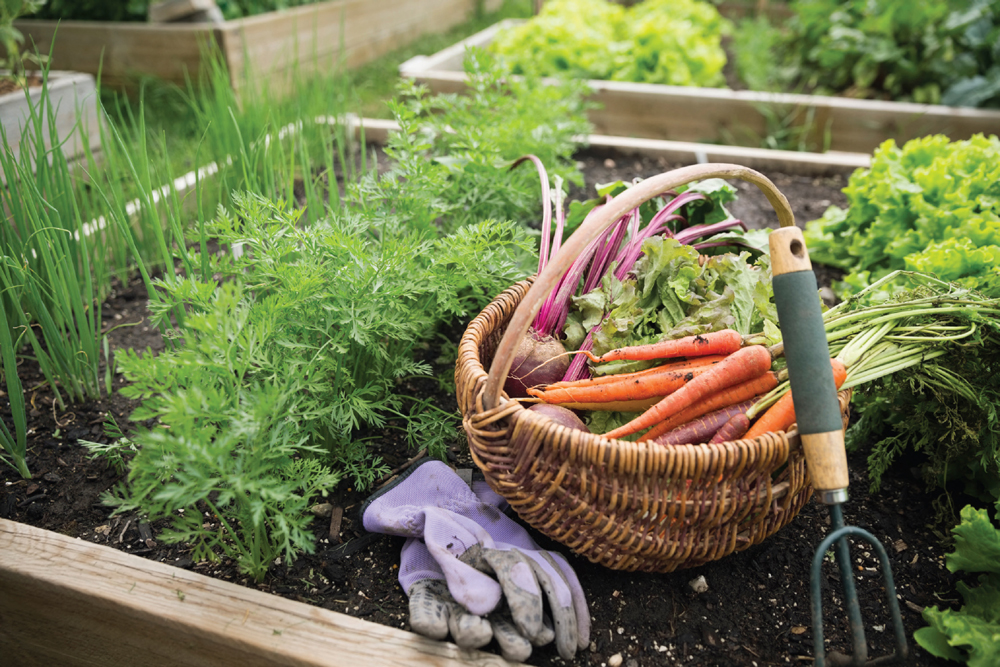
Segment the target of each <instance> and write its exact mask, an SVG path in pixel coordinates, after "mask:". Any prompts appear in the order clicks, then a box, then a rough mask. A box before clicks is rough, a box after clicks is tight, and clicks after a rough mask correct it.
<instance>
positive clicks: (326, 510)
mask: <svg viewBox="0 0 1000 667" xmlns="http://www.w3.org/2000/svg"><path fill="white" fill-rule="evenodd" d="M309 511H310V512H312V513H313V514H314V515H316V516H319V517H323V518H328V517H329V516H330V515H331V514H333V505H331V504H330V503H320V504H319V505H313V506H312V507H311V508H310V509H309Z"/></svg>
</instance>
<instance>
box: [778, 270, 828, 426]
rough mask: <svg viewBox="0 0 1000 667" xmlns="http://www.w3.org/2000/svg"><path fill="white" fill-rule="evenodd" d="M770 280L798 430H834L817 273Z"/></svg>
mask: <svg viewBox="0 0 1000 667" xmlns="http://www.w3.org/2000/svg"><path fill="white" fill-rule="evenodd" d="M773 285H774V303H775V305H776V306H777V309H778V322H779V325H780V326H781V338H782V340H783V341H784V343H785V359H786V360H787V362H788V381H789V383H790V384H791V387H792V396H794V400H795V419H796V421H797V422H798V425H799V433H801V434H802V435H808V434H812V433H828V432H830V431H839V430H841V429H842V428H843V427H844V425H843V421H842V418H841V414H840V403H839V402H838V401H837V385H836V383H834V381H833V369H832V368H831V366H830V347H829V345H827V342H826V330H825V329H824V328H823V312H822V310H821V309H820V305H819V296H818V295H817V290H818V287H817V285H816V276H815V275H814V274H813V272H812V271H795V272H792V273H784V274H782V275H778V276H774V278H773Z"/></svg>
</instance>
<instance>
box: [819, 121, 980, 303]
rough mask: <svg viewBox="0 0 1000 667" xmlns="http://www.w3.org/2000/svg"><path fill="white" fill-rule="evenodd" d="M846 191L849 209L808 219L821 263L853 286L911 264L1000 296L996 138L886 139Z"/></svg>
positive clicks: (859, 285)
mask: <svg viewBox="0 0 1000 667" xmlns="http://www.w3.org/2000/svg"><path fill="white" fill-rule="evenodd" d="M844 193H845V194H847V196H848V200H849V203H850V206H849V208H847V209H846V210H845V209H841V208H839V207H836V206H832V207H830V208H829V209H827V211H826V212H825V213H824V214H823V217H822V218H820V219H819V220H814V221H812V222H810V223H808V224H807V225H806V240H807V242H808V244H809V250H810V254H811V255H812V257H813V259H814V260H816V261H819V262H821V263H824V264H830V265H832V266H837V267H840V268H842V269H844V270H846V271H848V272H849V273H850V275H849V276H848V278H847V285H848V286H850V287H852V288H857V287H863V286H864V285H866V284H868V283H869V282H870V281H874V280H876V279H877V278H879V277H881V276H883V275H885V274H887V273H888V272H889V271H891V270H894V269H910V270H916V271H922V272H925V273H932V274H934V275H936V276H938V277H939V278H941V279H943V280H949V281H957V282H958V283H960V284H962V285H963V286H966V287H970V288H974V289H979V290H982V291H983V292H985V293H986V294H987V295H1000V141H998V140H997V138H996V137H990V138H985V137H983V136H981V135H976V136H974V137H973V138H971V139H969V140H967V141H955V142H951V141H949V140H948V138H947V137H945V136H943V135H935V136H929V137H924V138H921V139H914V140H912V141H909V142H907V143H906V144H905V145H904V146H903V147H902V148H899V147H897V146H896V144H895V142H894V141H892V140H889V141H887V142H885V143H884V144H882V146H880V147H879V148H878V150H876V151H875V153H874V155H873V157H872V166H871V168H870V169H860V170H857V171H855V172H854V174H853V175H852V176H851V179H850V182H849V183H848V185H847V187H846V188H845V189H844Z"/></svg>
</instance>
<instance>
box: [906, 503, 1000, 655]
mask: <svg viewBox="0 0 1000 667" xmlns="http://www.w3.org/2000/svg"><path fill="white" fill-rule="evenodd" d="M996 509H997V514H996V518H997V520H1000V502H998V503H997V506H996ZM952 533H953V534H954V537H955V551H953V552H952V553H950V554H948V555H947V556H946V557H945V561H946V563H947V566H948V570H949V571H951V572H960V571H964V572H981V573H982V574H980V575H979V577H978V581H977V584H978V585H976V586H969V585H968V584H966V583H965V582H964V581H959V582H958V584H957V588H958V592H959V593H961V594H962V598H963V600H964V604H963V606H962V607H961V608H960V609H957V610H955V609H939V608H937V607H927V608H926V609H924V620H925V621H927V622H928V623H929V626H928V627H925V628H920V629H919V630H917V631H916V632H915V633H914V635H913V636H914V639H916V640H917V643H918V644H920V646H922V647H923V648H924V649H925V650H926V651H927V652H928V653H931V654H932V655H935V656H937V657H939V658H947V659H949V660H955V661H958V662H965V663H967V664H968V665H969V667H988V666H989V665H995V664H996V663H997V661H998V660H1000V529H998V528H997V527H996V524H995V523H994V522H991V521H990V518H989V515H988V514H987V511H986V510H977V509H975V508H973V507H972V506H971V505H970V506H967V507H965V509H963V510H962V522H961V523H960V524H959V525H958V526H956V527H955V528H954V529H952Z"/></svg>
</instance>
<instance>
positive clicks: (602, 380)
mask: <svg viewBox="0 0 1000 667" xmlns="http://www.w3.org/2000/svg"><path fill="white" fill-rule="evenodd" d="M725 358H726V357H725V355H722V354H710V355H708V356H705V357H694V358H692V359H681V360H680V361H672V362H670V363H668V364H663V365H662V366H654V367H653V368H647V369H645V370H641V371H633V372H631V373H617V374H614V375H597V376H594V377H591V378H584V379H582V380H569V381H560V382H553V383H552V384H547V385H544V386H540V387H532V388H531V389H529V390H528V393H529V394H532V390H534V391H535V392H536V393H537V392H540V391H546V390H549V389H579V388H581V387H596V386H598V385H602V384H618V383H619V382H624V381H628V380H631V379H635V378H640V379H641V378H645V377H648V376H651V375H657V374H659V373H665V372H668V371H681V370H687V369H689V368H697V367H699V366H710V365H712V364H717V363H719V362H720V361H722V360H723V359H725ZM532 395H534V394H532Z"/></svg>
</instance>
